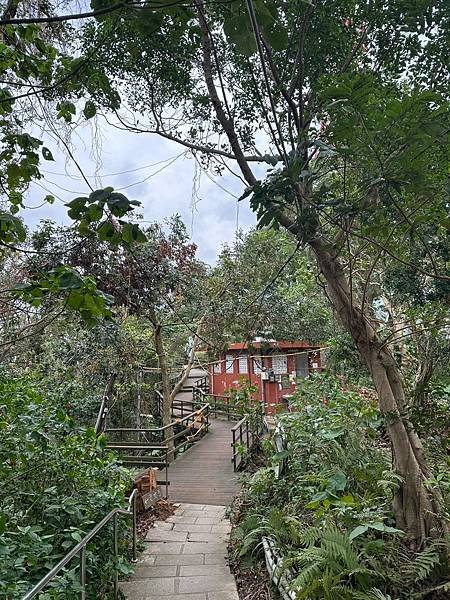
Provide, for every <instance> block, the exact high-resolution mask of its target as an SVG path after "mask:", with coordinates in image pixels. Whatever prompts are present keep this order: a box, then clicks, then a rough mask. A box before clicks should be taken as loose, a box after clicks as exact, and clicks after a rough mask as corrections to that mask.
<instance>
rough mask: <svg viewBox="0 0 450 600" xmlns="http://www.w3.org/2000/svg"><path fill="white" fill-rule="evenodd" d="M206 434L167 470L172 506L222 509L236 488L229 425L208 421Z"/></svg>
mask: <svg viewBox="0 0 450 600" xmlns="http://www.w3.org/2000/svg"><path fill="white" fill-rule="evenodd" d="M210 422H211V425H210V430H209V433H208V434H206V435H205V437H203V438H202V439H201V440H199V441H198V442H196V443H195V445H194V446H193V447H192V448H190V449H189V450H187V451H186V452H185V453H184V454H183V455H182V456H179V457H178V458H177V459H176V460H175V462H173V463H172V464H171V466H170V467H169V481H170V486H169V499H170V500H171V501H172V502H188V503H195V504H211V505H213V506H214V505H215V506H217V505H219V506H226V505H227V504H229V503H230V502H231V501H232V500H233V498H234V497H235V496H236V494H237V492H238V489H239V486H238V478H237V475H236V473H234V472H233V465H232V462H231V427H232V426H233V424H234V423H233V422H231V421H230V422H228V421H222V420H221V419H211V421H210Z"/></svg>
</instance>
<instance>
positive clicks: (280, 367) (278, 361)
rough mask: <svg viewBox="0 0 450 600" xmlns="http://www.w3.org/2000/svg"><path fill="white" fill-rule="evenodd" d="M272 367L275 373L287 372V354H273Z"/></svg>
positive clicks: (282, 373)
mask: <svg viewBox="0 0 450 600" xmlns="http://www.w3.org/2000/svg"><path fill="white" fill-rule="evenodd" d="M272 369H273V372H274V374H275V375H284V374H285V373H287V356H286V355H285V354H273V355H272Z"/></svg>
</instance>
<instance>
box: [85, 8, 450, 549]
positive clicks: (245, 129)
mask: <svg viewBox="0 0 450 600" xmlns="http://www.w3.org/2000/svg"><path fill="white" fill-rule="evenodd" d="M95 6H98V5H97V4H95ZM112 19H114V17H112V16H111V17H104V16H102V17H101V21H100V22H98V23H97V24H92V23H90V24H89V25H88V26H87V27H86V29H85V38H84V39H85V51H86V50H87V49H88V48H91V47H92V45H93V44H95V43H96V42H98V40H99V39H100V36H102V35H103V34H104V32H105V30H106V28H108V27H109V28H111V22H112ZM114 23H115V27H114V31H113V32H112V34H110V36H109V38H108V43H107V52H105V55H104V56H102V57H101V58H100V56H99V57H97V58H96V59H95V61H94V62H95V64H97V65H98V64H100V63H101V64H102V67H104V68H105V70H106V72H107V73H108V75H109V76H110V79H111V81H113V82H115V83H116V84H117V83H118V81H119V80H125V81H126V86H125V89H123V90H122V93H123V94H124V95H125V97H126V99H127V102H128V104H129V106H130V107H131V108H132V109H133V110H134V111H135V113H139V116H136V120H135V121H134V122H130V121H129V120H128V121H127V119H126V118H125V117H124V116H123V115H120V114H118V119H119V124H120V126H123V127H127V128H129V129H130V130H134V131H148V132H150V133H154V134H156V135H159V136H162V137H165V138H168V139H173V140H176V141H179V142H180V143H181V144H183V145H184V146H187V147H189V148H191V149H192V151H193V152H194V153H201V154H202V155H203V156H205V157H207V160H206V163H208V164H209V165H210V166H211V165H217V169H219V170H220V169H221V168H223V166H224V161H225V160H227V159H230V160H234V161H235V162H236V163H237V165H238V167H239V170H240V173H241V176H242V178H243V179H244V180H245V182H246V185H247V189H246V191H245V196H247V197H250V198H251V200H250V201H251V205H252V207H253V208H254V210H255V211H256V212H257V214H258V216H259V220H260V224H265V225H267V224H270V225H272V226H274V227H280V226H281V227H283V228H285V229H286V230H287V231H288V232H290V234H292V235H293V236H295V238H296V239H297V240H298V241H299V242H300V243H301V244H304V245H305V246H307V247H308V248H309V249H310V250H311V252H312V253H313V255H314V256H315V259H316V261H317V265H318V269H319V272H320V273H321V276H322V277H323V278H324V280H325V282H326V288H327V294H328V296H329V299H330V302H331V304H332V306H333V309H334V311H335V313H336V314H337V316H338V317H339V319H340V320H341V322H342V323H343V325H344V327H345V328H346V329H347V331H348V332H349V334H350V335H351V337H352V338H353V340H354V343H355V344H356V346H357V348H358V350H359V352H360V354H361V356H362V357H363V359H364V361H365V362H366V364H367V367H368V369H369V371H370V373H371V375H372V378H373V381H374V384H375V387H376V389H377V393H378V397H379V403H380V408H381V411H382V413H383V415H384V417H385V421H386V428H387V431H388V434H389V437H390V440H391V444H392V450H393V459H394V464H395V468H396V471H397V473H398V474H399V475H400V477H401V478H402V484H401V486H400V489H399V490H398V492H397V494H396V496H395V503H394V504H395V506H394V510H395V514H396V518H397V523H398V525H399V526H400V527H402V528H404V529H405V530H407V531H408V534H409V535H410V536H411V538H413V539H415V540H416V542H417V543H418V544H421V543H422V541H423V540H424V539H425V538H426V536H427V535H429V534H431V533H436V532H438V531H442V529H446V528H447V525H446V524H445V523H443V516H442V507H441V504H440V499H439V492H438V490H437V489H430V488H429V487H428V486H427V485H426V480H427V479H428V478H429V474H430V473H429V469H428V466H427V464H426V461H425V458H424V454H423V450H422V445H421V443H420V440H419V439H418V436H417V435H416V433H415V431H414V429H413V427H412V426H411V423H410V421H409V419H408V416H407V410H406V401H405V391H404V386H403V383H402V376H401V372H400V369H399V366H398V364H397V363H396V360H395V358H394V355H393V354H392V351H391V349H390V347H389V343H387V342H385V341H384V339H383V338H382V337H381V336H380V333H379V331H378V326H377V323H376V321H375V320H374V319H373V317H372V314H371V310H370V309H369V308H368V306H367V294H366V291H365V290H366V288H367V286H365V288H364V290H363V293H362V295H360V294H359V293H358V292H357V290H354V288H353V273H354V272H355V270H358V268H359V256H360V254H361V252H362V251H363V250H365V251H367V252H368V253H369V254H370V256H371V260H372V265H376V264H377V263H378V261H379V260H380V259H382V258H383V259H386V260H389V261H391V260H392V261H398V262H400V263H402V264H405V263H406V264H407V265H409V266H411V267H412V268H413V269H417V268H420V269H423V267H418V266H417V265H415V264H413V263H411V264H410V263H409V261H408V258H407V257H405V252H404V249H405V248H407V246H408V243H409V240H411V239H414V240H418V241H419V243H421V244H422V246H423V247H424V249H425V251H426V253H427V257H428V264H427V266H426V271H425V272H426V274H427V275H428V276H429V277H432V278H434V279H436V280H439V281H441V282H442V284H443V285H448V282H449V278H448V276H447V275H445V273H443V265H442V264H441V261H435V260H434V258H433V256H432V254H431V252H430V242H431V238H430V236H429V235H428V233H427V232H426V231H425V227H424V223H426V222H432V223H434V224H435V226H436V228H438V229H439V228H441V227H443V226H444V204H443V168H442V167H443V164H444V161H445V156H444V153H445V151H444V147H443V141H444V138H445V134H446V133H447V131H448V122H447V118H446V108H445V104H444V101H443V98H442V96H441V95H440V92H441V91H442V89H443V82H444V80H445V77H443V75H444V73H445V60H444V57H443V56H441V49H442V47H443V45H442V41H443V40H444V39H445V33H446V26H447V21H446V18H445V5H444V3H443V2H438V3H434V4H433V6H432V7H431V6H428V5H420V6H419V5H416V4H414V5H411V4H410V3H408V2H400V3H399V2H388V3H386V2H383V3H381V2H371V3H362V4H361V3H356V2H350V3H349V2H348V1H342V2H333V3H332V4H330V3H327V2H317V3H303V2H290V3H286V2H281V1H276V0H273V1H269V0H246V1H245V2H244V1H242V2H233V3H230V4H222V3H213V4H205V3H203V2H202V0H195V1H194V3H193V5H192V7H185V6H177V5H175V6H173V5H171V6H168V8H167V9H166V10H152V9H151V8H147V7H143V8H142V9H140V11H139V18H136V12H134V13H133V12H131V13H128V15H127V18H124V19H121V20H120V19H118V20H116V21H114ZM109 31H111V30H110V29H109ZM174 111H175V113H174ZM142 114H143V115H145V119H146V120H147V124H144V123H145V119H143V118H141V115H142ZM174 116H176V117H177V118H174ZM260 132H263V135H261V133H260ZM224 138H226V140H227V143H224V141H223V140H224ZM255 163H259V164H260V165H264V164H266V165H267V164H269V165H273V167H274V168H273V169H272V170H271V171H269V172H268V173H267V174H266V176H265V178H263V179H262V180H260V179H259V178H258V177H257V175H255V172H254V170H253V168H252V165H253V164H255ZM406 254H407V253H406ZM364 267H365V265H364ZM372 269H373V267H372V266H371V267H369V269H368V270H367V277H366V279H367V281H368V282H369V281H370V276H371V271H372Z"/></svg>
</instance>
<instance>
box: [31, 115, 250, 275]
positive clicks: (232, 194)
mask: <svg viewBox="0 0 450 600" xmlns="http://www.w3.org/2000/svg"><path fill="white" fill-rule="evenodd" d="M99 132H100V133H99ZM35 133H36V135H37V137H39V138H40V139H43V140H44V144H45V146H46V147H48V148H49V150H50V151H51V153H52V155H53V158H54V161H42V169H41V172H42V174H43V179H41V180H40V181H39V182H38V183H34V184H33V185H32V187H31V188H30V192H29V194H28V196H27V199H26V205H27V206H28V207H30V208H28V209H27V210H25V211H24V213H23V217H24V220H25V222H26V224H27V225H28V226H29V227H30V228H31V229H34V228H35V227H36V226H37V225H38V224H39V221H40V220H41V219H51V220H53V221H55V222H56V223H57V224H68V223H69V222H70V220H69V219H68V217H67V208H66V207H65V206H64V203H65V202H69V201H70V200H72V199H73V198H75V197H77V196H80V195H83V196H85V195H87V194H88V193H89V192H90V190H89V188H88V186H87V184H86V182H85V181H84V180H83V178H82V177H81V174H80V171H79V170H78V169H77V167H76V165H75V163H74V162H73V160H71V159H70V158H69V157H68V154H67V151H66V150H65V148H64V147H63V146H62V145H61V143H60V141H59V140H58V139H57V138H56V137H54V136H52V135H50V134H48V133H46V134H43V133H42V132H40V131H36V132H35ZM71 143H72V146H71V150H72V154H73V156H74V158H75V159H76V161H77V162H78V164H79V166H80V168H81V170H82V171H83V173H84V174H85V176H86V178H87V179H88V181H89V182H90V183H91V185H92V186H93V188H94V189H98V188H101V187H107V186H111V187H114V189H116V190H118V191H121V192H122V193H124V194H125V195H126V196H127V197H128V198H129V199H130V200H139V201H140V202H141V203H142V204H141V206H140V207H139V208H137V210H136V213H140V214H142V215H143V219H144V222H145V221H152V222H153V221H159V222H161V221H163V220H164V219H165V218H168V217H170V216H172V215H173V214H175V213H178V214H179V215H181V218H182V219H183V221H184V222H185V224H186V226H187V228H188V231H189V234H190V235H191V237H192V240H193V241H194V242H195V243H196V244H197V246H198V257H199V258H200V259H201V260H204V261H205V262H208V263H210V264H213V263H214V261H215V259H216V257H217V254H218V252H220V249H221V246H222V245H223V244H224V243H225V242H233V240H234V238H235V235H236V231H237V229H238V228H240V229H242V230H244V231H245V230H248V229H250V228H251V227H252V226H254V225H255V223H256V219H255V216H254V214H253V213H252V212H251V210H250V208H249V205H248V200H244V201H242V202H239V203H238V202H237V197H239V196H240V195H241V194H242V192H243V190H244V185H243V183H242V182H241V181H239V180H238V179H237V178H235V177H234V176H233V175H224V176H221V177H217V176H210V177H211V178H209V177H208V175H207V174H205V173H204V172H202V173H201V172H200V169H199V168H198V167H197V166H196V161H195V159H194V158H193V157H192V155H190V154H189V153H185V149H184V148H183V147H181V146H179V145H178V144H176V143H174V142H171V141H168V140H165V139H163V138H160V137H158V136H156V135H152V134H138V133H132V132H125V131H121V130H119V129H116V128H114V127H113V126H111V125H109V124H107V123H106V122H105V121H104V120H103V118H102V117H99V118H98V119H97V118H96V119H92V120H91V121H88V122H86V121H85V122H84V124H82V125H81V126H80V127H77V128H76V130H75V133H72V136H71ZM93 148H94V149H95V150H94V151H93ZM47 194H51V195H53V196H55V198H56V200H55V202H54V204H52V205H49V204H44V205H42V202H43V199H44V197H45V196H46V195H47ZM38 207H39V208H38Z"/></svg>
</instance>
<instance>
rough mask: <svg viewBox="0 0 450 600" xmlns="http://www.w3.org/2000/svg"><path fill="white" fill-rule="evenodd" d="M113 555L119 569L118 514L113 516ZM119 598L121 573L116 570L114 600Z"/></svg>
mask: <svg viewBox="0 0 450 600" xmlns="http://www.w3.org/2000/svg"><path fill="white" fill-rule="evenodd" d="M113 554H114V564H115V567H117V559H118V557H119V538H118V531H117V514H115V515H114V516H113ZM118 597H119V573H118V571H117V568H115V570H114V600H117V599H118Z"/></svg>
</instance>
